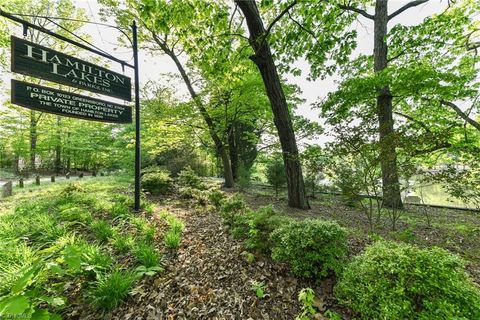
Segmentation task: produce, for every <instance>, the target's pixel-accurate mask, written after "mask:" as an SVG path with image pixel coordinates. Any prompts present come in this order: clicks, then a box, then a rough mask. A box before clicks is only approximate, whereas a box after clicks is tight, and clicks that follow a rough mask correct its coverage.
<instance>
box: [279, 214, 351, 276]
mask: <svg viewBox="0 0 480 320" xmlns="http://www.w3.org/2000/svg"><path fill="white" fill-rule="evenodd" d="M346 236H347V232H346V230H345V229H343V228H342V227H340V226H339V225H338V224H337V223H336V222H331V221H323V220H317V219H315V220H314V219H308V220H303V221H295V220H291V221H289V222H288V223H284V224H282V225H281V226H280V227H278V228H277V229H275V230H274V231H273V232H272V235H271V241H272V243H273V244H274V247H273V249H272V257H273V258H274V259H275V260H280V261H286V262H288V263H289V264H290V266H291V269H292V272H293V273H294V274H295V275H297V276H302V277H325V276H327V275H328V273H329V272H330V271H333V272H335V273H338V272H340V271H341V269H342V264H343V262H344V260H345V257H346V253H347V239H346Z"/></svg>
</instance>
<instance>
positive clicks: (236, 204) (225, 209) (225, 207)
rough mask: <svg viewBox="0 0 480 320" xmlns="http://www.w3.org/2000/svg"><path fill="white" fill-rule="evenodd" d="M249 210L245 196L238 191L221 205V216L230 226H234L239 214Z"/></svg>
mask: <svg viewBox="0 0 480 320" xmlns="http://www.w3.org/2000/svg"><path fill="white" fill-rule="evenodd" d="M246 210H247V204H246V202H245V200H244V199H243V197H242V196H241V195H240V194H238V193H236V194H234V195H233V196H232V197H230V198H227V199H224V200H223V201H222V205H221V206H220V211H219V213H220V216H221V217H222V218H223V221H224V223H225V224H226V225H228V226H233V225H234V224H235V220H236V218H237V216H239V215H243V214H244V213H245V212H246Z"/></svg>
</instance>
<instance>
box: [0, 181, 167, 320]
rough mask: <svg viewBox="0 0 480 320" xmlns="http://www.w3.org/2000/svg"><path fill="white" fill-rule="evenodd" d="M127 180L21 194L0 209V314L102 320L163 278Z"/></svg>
mask: <svg viewBox="0 0 480 320" xmlns="http://www.w3.org/2000/svg"><path fill="white" fill-rule="evenodd" d="M128 186H129V179H126V178H122V177H120V178H118V177H117V178H97V179H93V178H92V179H89V180H84V181H76V182H73V183H72V182H70V183H67V182H64V183H60V184H57V185H53V184H52V185H51V186H48V187H44V188H39V187H35V188H33V189H30V190H28V189H25V190H16V191H17V193H16V195H15V196H14V197H11V198H7V199H2V202H1V203H0V204H1V207H0V255H1V257H0V297H1V298H0V314H1V315H8V316H12V317H17V318H22V319H23V318H24V319H30V318H32V319H60V318H62V317H63V318H82V319H84V318H88V317H90V318H93V319H95V318H99V317H100V315H102V314H104V313H108V312H109V311H111V310H112V309H114V308H116V307H117V306H118V305H120V304H121V303H122V301H123V300H124V299H125V298H127V297H128V295H129V293H130V291H131V289H132V288H133V286H134V284H135V283H136V282H138V281H139V280H140V279H141V278H142V277H145V276H152V275H154V274H156V273H157V272H161V270H162V267H161V253H160V251H159V249H160V248H158V247H157V242H155V238H156V237H157V228H156V227H155V221H154V220H152V218H151V213H152V212H153V206H152V205H151V204H149V203H148V202H146V201H145V202H144V205H143V208H142V212H141V213H139V214H134V213H133V212H132V210H131V208H132V201H131V199H132V197H131V195H130V194H129V190H128Z"/></svg>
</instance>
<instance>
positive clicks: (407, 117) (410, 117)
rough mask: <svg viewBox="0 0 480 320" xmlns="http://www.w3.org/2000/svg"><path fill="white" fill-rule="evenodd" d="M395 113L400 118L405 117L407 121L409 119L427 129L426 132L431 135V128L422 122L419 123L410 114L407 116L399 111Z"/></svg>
mask: <svg viewBox="0 0 480 320" xmlns="http://www.w3.org/2000/svg"><path fill="white" fill-rule="evenodd" d="M393 113H394V114H396V115H398V116H400V117H403V118H405V119H407V120H410V121H411V122H413V123H416V124H418V125H419V126H421V127H422V128H423V129H425V131H426V132H429V133H431V131H430V128H429V127H428V126H427V125H426V124H425V123H423V122H421V121H418V120H417V119H415V118H414V117H412V116H409V115H408V114H405V113H401V112H398V111H394V112H393Z"/></svg>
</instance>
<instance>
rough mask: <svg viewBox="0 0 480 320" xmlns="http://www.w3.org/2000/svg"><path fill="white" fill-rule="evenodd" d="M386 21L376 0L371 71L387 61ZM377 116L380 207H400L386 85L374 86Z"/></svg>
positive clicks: (384, 4) (384, 0) (384, 2)
mask: <svg viewBox="0 0 480 320" xmlns="http://www.w3.org/2000/svg"><path fill="white" fill-rule="evenodd" d="M387 24H388V0H377V1H376V4H375V20H374V49H373V57H374V68H375V72H376V73H379V72H381V71H383V70H384V69H385V68H386V67H387V64H388V60H387V51H388V47H387V42H386V36H387ZM377 93H378V95H377V116H378V125H379V137H380V164H381V169H382V191H383V206H384V207H387V208H396V209H401V208H403V204H402V198H401V194H400V183H399V180H398V171H397V153H396V141H395V131H394V129H393V107H392V99H393V97H392V94H391V93H390V88H389V86H385V87H383V88H377Z"/></svg>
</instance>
